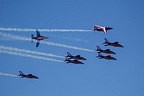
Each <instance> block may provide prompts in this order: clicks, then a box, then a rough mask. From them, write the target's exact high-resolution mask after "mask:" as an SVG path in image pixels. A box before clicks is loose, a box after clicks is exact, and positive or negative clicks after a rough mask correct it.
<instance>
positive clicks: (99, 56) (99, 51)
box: [95, 38, 123, 60]
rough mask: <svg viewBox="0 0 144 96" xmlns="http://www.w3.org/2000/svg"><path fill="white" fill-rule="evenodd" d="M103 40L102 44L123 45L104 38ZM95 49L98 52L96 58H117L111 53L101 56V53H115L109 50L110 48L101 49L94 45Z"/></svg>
mask: <svg viewBox="0 0 144 96" xmlns="http://www.w3.org/2000/svg"><path fill="white" fill-rule="evenodd" d="M104 40H105V42H104V43H103V44H104V46H113V47H123V46H122V45H121V44H119V42H109V41H108V40H107V39H106V38H104ZM96 47H97V50H95V51H96V52H97V53H98V56H97V58H99V59H106V60H117V59H116V58H114V57H112V56H111V55H107V56H103V55H102V54H101V53H105V54H116V53H115V52H113V51H111V50H110V49H105V50H103V49H101V48H100V47H99V46H96Z"/></svg>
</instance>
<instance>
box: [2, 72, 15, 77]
mask: <svg viewBox="0 0 144 96" xmlns="http://www.w3.org/2000/svg"><path fill="white" fill-rule="evenodd" d="M0 75H2V76H11V77H18V76H17V75H13V74H7V73H2V72H0Z"/></svg>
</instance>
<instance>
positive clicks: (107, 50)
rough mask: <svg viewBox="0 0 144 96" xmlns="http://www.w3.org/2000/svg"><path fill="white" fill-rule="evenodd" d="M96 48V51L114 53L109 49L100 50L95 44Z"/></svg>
mask: <svg viewBox="0 0 144 96" xmlns="http://www.w3.org/2000/svg"><path fill="white" fill-rule="evenodd" d="M96 47H97V50H95V51H96V52H98V53H105V54H116V53H115V52H113V51H111V50H110V49H105V50H102V49H101V48H100V47H99V46H96Z"/></svg>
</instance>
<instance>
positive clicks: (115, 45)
mask: <svg viewBox="0 0 144 96" xmlns="http://www.w3.org/2000/svg"><path fill="white" fill-rule="evenodd" d="M104 40H105V42H104V43H103V44H104V46H113V47H124V46H122V45H121V44H119V42H109V41H108V40H107V39H106V38H104Z"/></svg>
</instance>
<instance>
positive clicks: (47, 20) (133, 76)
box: [0, 0, 144, 96]
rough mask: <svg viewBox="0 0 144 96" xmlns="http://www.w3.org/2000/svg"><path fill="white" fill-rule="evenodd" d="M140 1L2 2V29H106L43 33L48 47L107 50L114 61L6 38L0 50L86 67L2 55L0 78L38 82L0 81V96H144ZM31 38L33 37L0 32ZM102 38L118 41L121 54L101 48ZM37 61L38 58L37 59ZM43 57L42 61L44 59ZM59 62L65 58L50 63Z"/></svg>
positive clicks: (20, 33)
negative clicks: (75, 58)
mask: <svg viewBox="0 0 144 96" xmlns="http://www.w3.org/2000/svg"><path fill="white" fill-rule="evenodd" d="M143 4H144V1H143V0H139V1H137V0H125V1H122V0H119V1H115V0H109V1H106V0H37V1H36V0H29V1H19V0H1V1H0V12H1V15H0V22H1V23H0V28H28V29H31V28H33V29H84V30H91V29H92V28H93V26H94V24H97V25H103V26H110V27H113V30H110V31H108V33H107V34H103V33H101V32H99V33H95V32H93V31H90V32H41V35H45V36H49V37H50V38H49V39H47V40H45V41H46V42H55V43H58V44H65V45H69V46H75V47H81V48H86V49H90V50H96V45H99V46H100V47H101V48H103V49H106V48H110V49H111V50H112V51H114V52H116V53H117V54H116V55H112V56H114V57H115V58H117V60H116V61H107V60H99V59H97V58H96V56H97V53H96V52H88V51H82V50H75V49H69V48H64V47H58V46H51V45H46V44H40V46H39V47H38V48H36V47H35V43H31V42H30V41H21V40H15V39H10V38H6V37H4V36H3V35H1V36H0V37H1V39H0V45H1V46H5V47H12V48H19V49H25V50H31V51H37V52H42V53H48V54H55V55H59V56H65V55H66V52H67V51H69V52H70V53H71V54H73V55H77V54H80V55H82V56H83V57H85V58H87V61H83V62H84V63H85V64H84V65H73V64H66V63H61V62H53V61H47V60H40V59H34V58H29V57H28V58H26V57H22V56H16V55H10V54H4V53H0V58H1V62H0V72H2V73H7V74H13V75H18V71H19V70H21V71H23V72H24V73H25V74H29V73H32V74H34V75H36V76H38V77H39V78H40V79H39V80H29V79H22V78H19V77H17V78H16V77H12V76H0V85H1V86H0V91H1V92H0V95H2V96H19V95H20V96H26V95H27V96H40V95H43V96H96V95H97V96H143V95H144V91H143V90H144V83H143V81H144V76H143V74H144V70H143V68H144V65H143V63H144V61H143V57H144V54H143V49H144V46H143V40H144V39H143V37H144V33H143V28H144V13H143V9H144V7H143ZM0 33H2V34H3V33H5V34H11V35H17V36H21V37H25V38H30V35H31V34H34V35H35V34H36V33H35V32H15V31H0ZM104 38H107V39H108V40H109V41H119V42H120V43H121V44H122V45H123V46H124V48H113V47H104V46H103V45H102V43H103V42H104ZM36 56H38V55H36ZM45 57H46V56H45ZM48 58H53V59H58V60H64V59H63V58H56V57H48Z"/></svg>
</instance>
